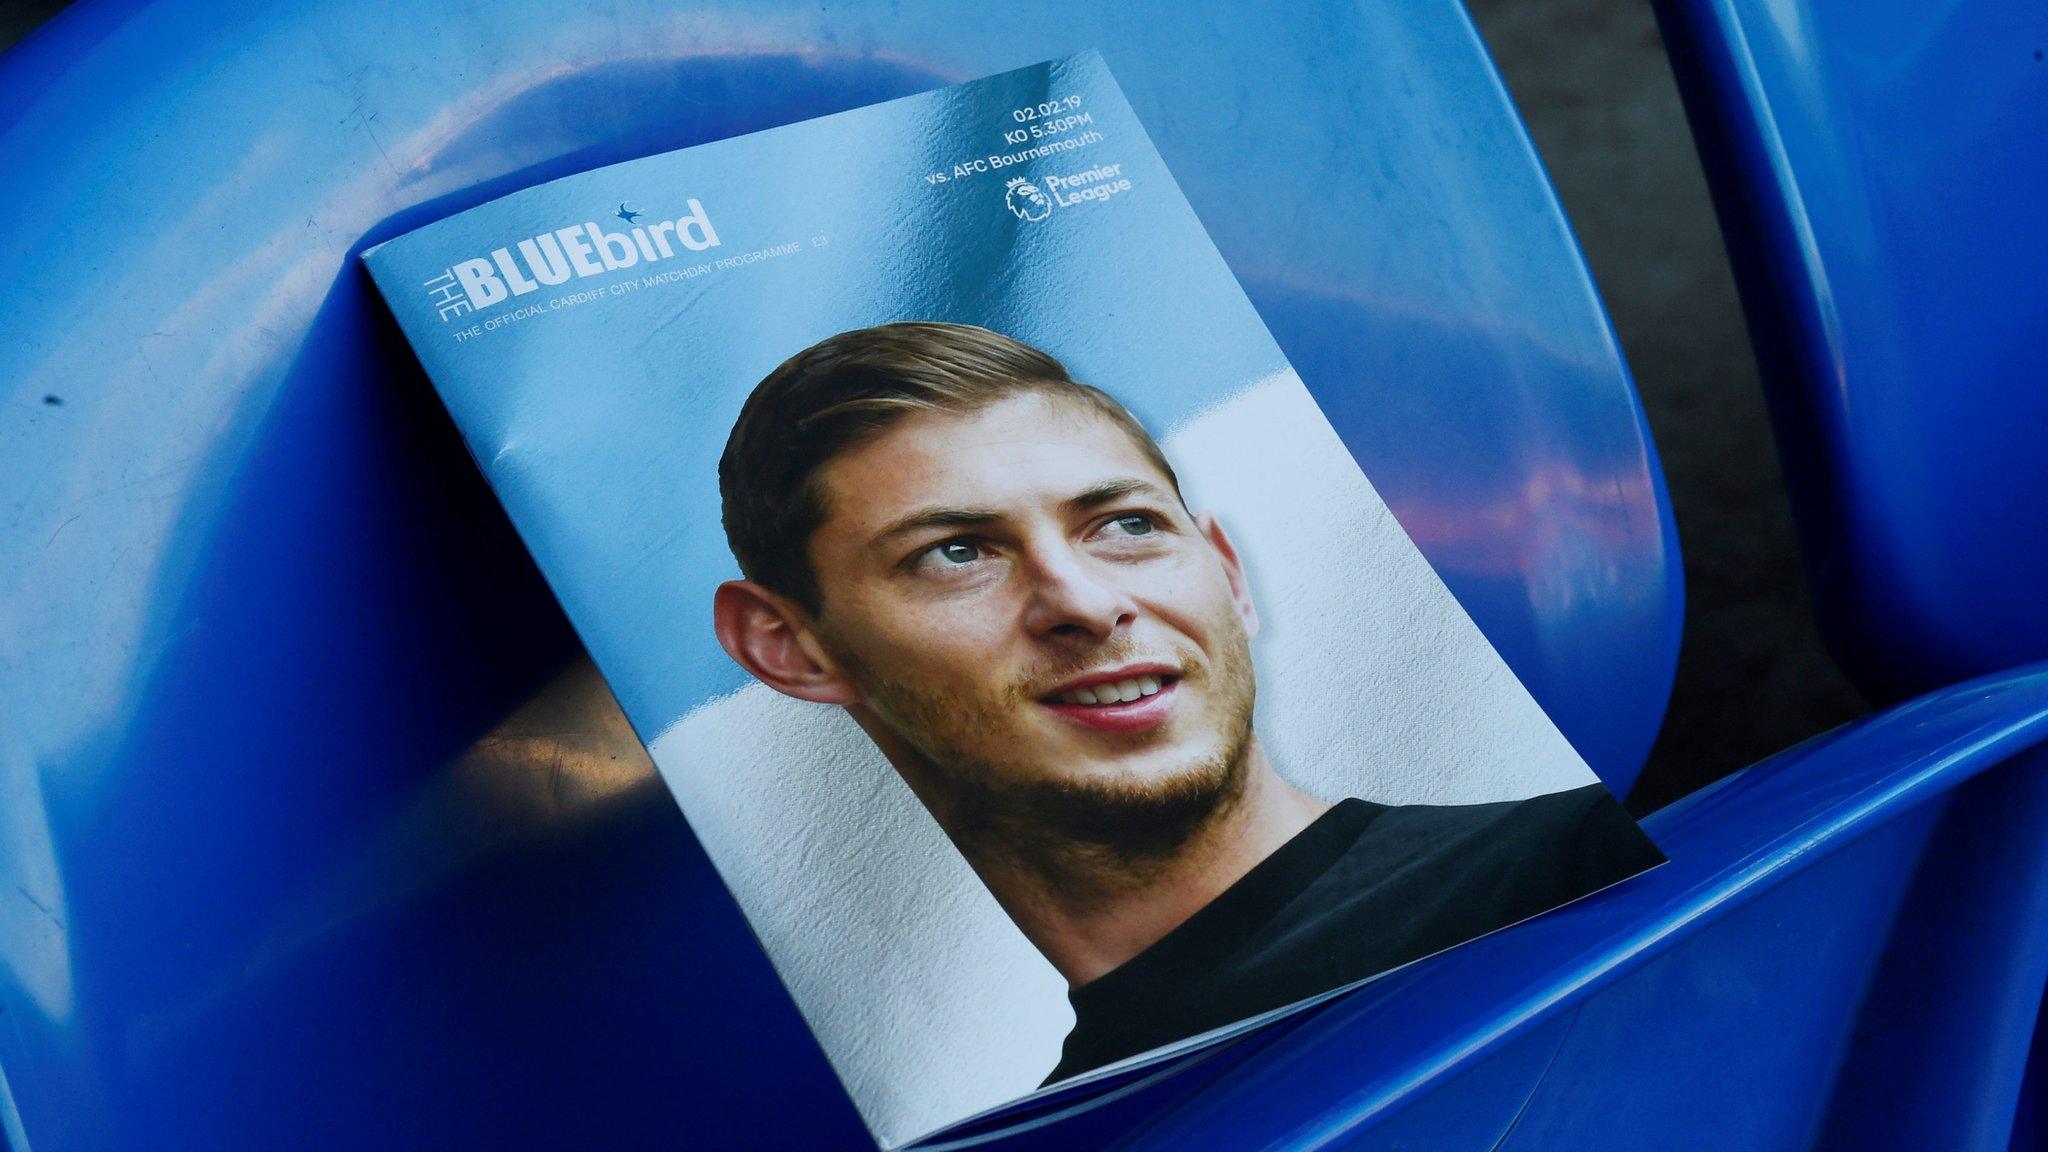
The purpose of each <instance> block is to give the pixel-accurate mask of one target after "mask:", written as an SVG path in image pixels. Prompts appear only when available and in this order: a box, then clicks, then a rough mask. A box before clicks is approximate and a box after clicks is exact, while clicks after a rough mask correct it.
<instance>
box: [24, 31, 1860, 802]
mask: <svg viewBox="0 0 2048 1152" xmlns="http://www.w3.org/2000/svg"><path fill="white" fill-rule="evenodd" d="M1466 6H1467V7H1468V8H1469V9H1470V10H1471V12H1472V16H1473V19H1474V20H1475V21H1476V22H1477V23H1478V25H1479V30H1480V32H1481V34H1482V35H1483V36H1484V37H1485V38H1486V43H1487V46H1488V47H1489V48H1490V49H1491V50H1492V52H1493V55H1494V60H1495V62H1496V63H1497V64H1498V65H1499V67H1500V70H1501V73H1502V75H1503V76H1504V77H1505V78H1506V80H1507V85H1508V88H1509V90H1510V91H1511V92H1513V94H1514V97H1515V102H1516V104H1517V105H1518V106H1519V107H1520V109H1521V112H1522V116H1523V118H1524V119H1525V120H1526V121H1527V122H1528V125H1529V132H1530V134H1531V135H1532V136H1533V137H1534V138H1535V141H1536V147H1537V148H1538V150H1539V151H1541V152H1542V154H1543V158H1544V163H1545V164H1546V165H1547V166H1548V168H1549V170H1550V177H1551V180H1552V181H1553V182H1554V183H1555V184H1556V185H1557V190H1558V195H1559V196H1560V197H1561V198H1562V199H1563V201H1564V205H1565V210H1566V212H1567V213H1568V214H1569V215H1570V217H1571V220H1572V225H1573V227H1574V228H1575V229H1576V230H1577V232H1578V235H1579V242H1580V244H1581V245H1582V246H1583V247H1584V248H1585V252H1586V259H1587V261H1588V263H1590V264H1591V266H1592V269H1593V278H1594V280H1595V281H1596V282H1597V283H1598V284H1599V287H1600V292H1601V295H1602V297H1603V298H1604V300H1605V301H1606V304H1607V309H1608V312H1609V314H1610V315H1611V316H1612V317H1613V320H1614V327H1615V330H1616V332H1617V333H1619V335H1620V338H1621V344H1622V348H1623V350H1624V351H1625V353H1626V354H1627V357H1628V361H1629V365H1630V367H1631V368H1632V369H1633V370H1634V373H1635V378H1636V386H1637V388H1638V390H1639V391H1640V392H1641V394H1642V399H1643V407H1644V408H1645V410H1646V411H1647V412H1648V414H1649V419H1650V427H1651V428H1652V430H1653V431H1654V432H1655V434H1656V437H1657V447H1658V450H1659V452H1661V453H1662V455H1663V458H1664V471H1665V476H1666V479H1667V480H1668V481H1669V484H1670V488H1671V502H1672V505H1673V507H1674V508H1675V510H1676V512H1677V516H1678V534H1679V542H1680V545H1681V547H1682V548H1683V550H1684V553H1685V578H1686V609H1685V644H1684V647H1683V649H1682V651H1681V653H1680V655H1679V661H1678V682H1677V685H1676V687H1675V688H1674V690H1673V692H1672V697H1671V708H1670V712H1669V714H1668V715H1667V716H1666V718H1665V721H1664V728H1663V731H1662V732H1661V733H1660V734H1659V736H1658V739H1657V744H1656V747H1655V748H1654V749H1653V750H1652V751H1651V754H1650V761H1649V764H1648V766H1647V767H1646V768H1645V769H1644V772H1643V777H1642V780H1641V782H1640V783H1638V784H1637V786H1636V790H1635V792H1634V794H1633V795H1632V796H1631V798H1630V804H1629V807H1630V808H1631V809H1632V810H1634V811H1636V812H1638V813H1642V812H1649V811H1652V810H1654V809H1656V808H1659V807H1662V806H1663V805H1664V804H1666V803H1668V802H1670V801H1671V800H1673V799H1676V798H1677V797H1679V796H1683V795H1684V794H1686V793H1687V792H1690V791H1692V790H1693V789H1695V788H1698V787H1700V786H1701V785H1703V784H1706V783H1709V782H1711V781H1713V780H1715V779H1718V778H1720V777H1721V776H1724V775H1727V774H1728V773H1729V772H1733V771H1735V770H1736V769H1738V768H1741V767H1743V766H1745V765H1747V764H1750V763H1753V762H1754V761H1756V760H1758V759H1761V758H1762V757H1764V756H1768V755H1770V754H1771V753H1773V752H1776V751H1779V750H1780V749H1783V748H1786V747H1788V746H1790V745H1792V744H1794V743H1797V742H1798V741H1800V740H1802V739H1805V738H1806V737H1808V736H1811V735H1813V734H1815V733H1817V732H1821V731H1823V730H1825V729H1828V728H1831V727H1833V726H1835V725H1836V724H1840V723H1842V722H1843V721H1845V720H1848V719H1851V718H1853V717H1855V716H1858V715H1861V714H1862V713H1864V712H1866V711H1868V710H1869V705H1868V704H1866V703H1865V702H1864V700H1863V699H1862V697H1861V696H1859V695H1858V694H1857V693H1856V691H1855V689H1853V688H1851V687H1850V686H1849V684H1848V682H1847V681H1846V680H1845V679H1843V677H1842V674H1841V673H1840V672H1839V671H1837V670H1836V669H1835V666H1834V664H1833V663H1832V662H1831V661H1830V660H1829V659H1828V656H1827V654H1826V652H1825V651H1823V650H1822V648H1821V645H1820V638H1819V635H1818V633H1817V632H1816V631H1815V627H1814V623H1813V616H1812V613H1811V611H1809V609H1808V608H1807V604H1806V596H1805V588H1804V584H1803V580H1802V576H1801V573H1800V569H1799V557H1798V553H1797V550H1796V547H1795V543H1794V540H1793V534H1792V519H1791V513H1790V510H1789V507H1788V506H1787V504H1786V501H1785V489H1784V482H1783V480H1782V479H1781V477H1780V475H1779V471H1778V460H1777V456H1776V452H1775V449H1774V447H1773V445H1772V442H1771V431H1770V423H1769V419H1768V417H1767V415H1766V413H1765V410H1764V402H1763V392H1762V389H1761V387H1760V385H1759V384H1758V382H1757V369H1756V362H1755V360H1754V358H1753V357H1752V355H1751V352H1750V345H1749V335H1748V333H1747V331H1746V330H1745V329H1744V327H1743V322H1742V311H1741V306H1740V304H1739V302H1738V300H1737V298H1736V294H1735V281H1734V278H1733V275H1732V273H1731V272H1730V271H1729V267H1728V258H1727V255H1726V253H1725V252H1724V251H1723V250H1722V247H1721V239H1720V233H1719V231H1718V229H1717V227H1716V225H1715V222H1714V213H1713V205H1712V202H1711V201H1710V200H1709V198H1708V195H1707V187H1706V181H1705V178H1704V177H1703V176H1702V175H1701V173H1700V166H1699V158H1698V156H1697V155H1696V154H1695V153H1694V152H1693V147H1692V137H1691V135H1690V133H1689V131H1688V130H1687V128H1686V123H1685V113H1684V110H1683V109H1682V107H1681V106H1680V104H1679V101H1678V91H1677V89H1676V87H1674V85H1673V81H1672V78H1671V68H1670V66H1669V64H1667V63H1666V61H1665V58H1664V46H1663V42H1662V40H1661V39H1660V38H1659V37H1658V34H1657V25H1656V21H1655V20H1654V19H1653V18H1652V17H1651V14H1650V9H1649V6H1648V4H1647V3H1646V2H1645V0H1466ZM63 7H64V4H63V2H62V0H0V50H4V49H5V48H7V47H8V46H10V45H12V44H13V43H14V42H15V41H16V40H18V39H20V38H21V37H23V36H25V35H27V34H28V33H29V32H31V31H32V30H34V29H35V27H36V26H37V25H39V24H41V23H42V22H43V21H44V20H46V19H48V18H49V17H51V16H52V15H54V14H56V13H57V12H58V11H59V10H60V9H62V8H63Z"/></svg>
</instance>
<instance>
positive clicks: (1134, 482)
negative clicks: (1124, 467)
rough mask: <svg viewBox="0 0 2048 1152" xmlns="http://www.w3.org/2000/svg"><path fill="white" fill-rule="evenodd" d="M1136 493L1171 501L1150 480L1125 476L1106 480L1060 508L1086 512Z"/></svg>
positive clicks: (1072, 498)
mask: <svg viewBox="0 0 2048 1152" xmlns="http://www.w3.org/2000/svg"><path fill="white" fill-rule="evenodd" d="M1134 493H1144V494H1145V495H1148V496H1152V497H1155V498H1157V499H1160V500H1167V499H1170V497H1169V496H1168V495H1167V493H1166V491H1165V490H1164V489H1162V488H1160V487H1159V485H1157V484H1154V483H1152V482H1151V481H1150V480H1141V479H1139V478H1138V477H1136V476H1125V477H1120V478H1118V479H1115V480H1104V481H1103V482H1102V483H1100V484H1096V485H1094V486H1092V487H1090V488H1088V489H1087V490H1086V491H1084V492H1082V493H1080V494H1079V495H1077V496H1073V497H1070V498H1068V499H1067V500H1066V501H1064V502H1063V503H1062V504H1061V505H1060V506H1061V507H1062V508H1064V509H1066V510H1067V511H1068V512H1086V511H1088V510H1090V509H1092V508H1100V507H1102V506H1103V505H1104V504H1111V503H1114V502H1116V501H1118V500H1121V499H1123V498H1124V497H1126V496H1129V495H1132V494H1134Z"/></svg>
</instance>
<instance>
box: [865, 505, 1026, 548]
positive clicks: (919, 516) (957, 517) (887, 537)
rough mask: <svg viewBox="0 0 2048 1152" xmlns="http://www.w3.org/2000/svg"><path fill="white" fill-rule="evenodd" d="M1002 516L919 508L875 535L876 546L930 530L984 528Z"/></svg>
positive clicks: (983, 511) (985, 511)
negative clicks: (913, 533)
mask: <svg viewBox="0 0 2048 1152" xmlns="http://www.w3.org/2000/svg"><path fill="white" fill-rule="evenodd" d="M1001 519H1002V516H1001V515H1000V514H998V513H996V512H992V511H990V510H988V509H986V508H919V509H918V510H917V511H915V512H912V513H911V514H909V515H908V516H905V517H903V518H902V519H900V520H897V521H896V522H895V523H893V524H891V525H889V526H888V527H887V528H884V529H882V530H881V531H880V532H878V533H876V534H875V543H876V544H887V543H888V542H889V541H891V540H894V539H896V538H897V537H899V536H907V535H909V534H911V533H912V532H922V531H924V530H926V529H929V528H983V527H987V526H988V525H990V524H993V523H995V522H996V521H998V520H1001Z"/></svg>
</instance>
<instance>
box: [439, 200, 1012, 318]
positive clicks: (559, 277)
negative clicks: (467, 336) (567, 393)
mask: <svg viewBox="0 0 2048 1152" xmlns="http://www.w3.org/2000/svg"><path fill="white" fill-rule="evenodd" d="M683 203H684V204H685V205H686V206H687V207H688V208H689V211H688V212H686V213H684V214H683V215H681V216H678V217H676V218H675V219H673V220H656V221H654V222H652V223H650V224H644V225H643V224H637V223H635V221H636V220H638V219H639V218H640V217H642V216H644V215H646V213H644V212H638V211H635V210H633V209H631V208H628V207H627V206H626V205H625V204H624V203H621V204H620V205H619V210H618V211H617V212H615V213H613V215H614V216H616V217H618V218H619V219H620V220H623V221H625V223H626V226H627V230H626V231H623V232H611V231H607V230H606V229H605V227H604V225H602V224H599V223H598V222H597V221H595V220H592V221H589V222H587V223H583V224H572V225H570V226H569V227H567V228H557V229H555V230H554V231H553V232H543V233H541V234H540V235H538V236H532V237H528V238H527V239H525V240H521V241H520V242H519V243H517V244H512V245H507V246H505V247H503V248H498V249H494V250H493V251H492V252H491V254H490V255H489V256H487V257H485V256H480V257H477V258H475V259H472V260H464V261H461V262H460V263H457V264H454V265H452V266H450V267H449V269H448V270H447V271H446V272H443V273H442V274H441V275H440V276H438V277H435V278H434V279H433V280H430V281H428V282H427V288H428V291H429V292H432V293H436V301H437V305H438V307H439V309H440V312H441V319H442V320H443V321H444V322H445V321H447V320H449V319H451V318H453V317H454V316H456V315H461V314H462V313H463V312H465V311H468V312H481V311H483V310H484V309H486V308H489V307H492V306H493V305H497V304H502V303H504V302H505V301H507V300H510V299H512V298H513V297H514V296H524V295H526V294H527V293H528V292H536V291H539V290H540V289H541V288H542V287H544V286H547V285H553V284H561V283H565V282H567V281H568V280H569V279H570V277H572V276H573V277H578V278H581V277H584V276H601V275H603V274H604V273H606V272H616V271H618V270H619V269H621V268H631V267H633V266H634V265H636V264H652V263H655V262H657V261H660V260H666V259H669V258H670V257H672V256H675V255H676V254H677V249H679V248H680V249H681V250H683V251H685V252H702V251H704V250H705V249H707V248H716V247H718V232H717V231H716V230H715V229H713V228H712V227H711V217H710V216H709V215H708V214H706V213H705V211H704V206H703V205H702V204H699V203H698V202H697V201H695V200H685V201H684V202H683ZM1051 210H1052V205H1050V204H1047V205H1046V211H1048V212H1049V211H1051ZM437 286H438V287H437ZM457 287H459V288H460V289H461V293H460V295H457V293H456V291H455V289H456V288H457ZM444 297H445V299H444ZM462 304H467V305H468V306H469V307H468V308H467V309H466V310H465V309H463V308H462V307H460V305H462Z"/></svg>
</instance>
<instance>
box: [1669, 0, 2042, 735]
mask: <svg viewBox="0 0 2048 1152" xmlns="http://www.w3.org/2000/svg"><path fill="white" fill-rule="evenodd" d="M1656 7H1657V13H1658V18H1659V21H1660V23H1661V24H1662V26H1663V28H1664V33H1665V39H1666V41H1667V43H1668V44H1669V46H1670V48H1671V52H1672V58H1673V63H1674V66H1675V68H1676V71H1677V73H1678V77H1679V82H1680V89H1681V92H1682V94H1683V95H1684V97H1685V101H1686V107H1687V111H1688V114H1689V115H1690V116H1691V119H1692V123H1693V127H1694V132H1695V135H1696V136H1697V138H1698V141H1699V145H1700V152H1701V156H1702V158H1703V160H1704V161H1705V162H1706V167H1707V174H1708V177H1709V180H1710V183H1711V185H1712V187H1713V190H1714V194H1715V201H1716V205H1717V207H1718V209H1719V211H1720V214H1721V221H1722V227H1723V230H1724V232H1725V233H1726V234H1727V238H1728V242H1729V247H1730V250H1731V253H1732V254H1733V256H1734V258H1735V267H1736V273H1737V280H1738V282H1739V284H1740V287H1741V290H1742V296H1743V303H1744V307H1745V310H1746V311H1747V313H1748V316H1749V322H1750V330H1751V333H1752V335H1753V337H1754V338H1755V343H1756V347H1757V353H1758V356H1759V359H1760V360H1761V366H1762V369H1763V379H1764V383H1765V386H1766V388H1767V390H1768V392H1769V396H1770V402H1771V407H1772V415H1773V418H1774V420H1775V422H1776V425H1777V436H1778V445H1779V452H1780V455H1781V456H1782V458H1783V460H1784V465H1785V472H1786V479H1787V482H1788V487H1789V488H1790V490H1791V494H1792V497H1793V502H1794V510H1795V512H1796V513H1797V518H1798V521H1799V525H1800V529H1801V536H1802V547H1803V549H1804V551H1805V557H1806V566H1807V571H1808V576H1809V581H1810V584H1811V587H1812V594H1813V597H1814V602H1815V607H1816V610H1817V614H1818V615H1819V618H1820V621H1821V627H1822V632H1823V635H1824V637H1825V638H1826V640H1827V642H1828V645H1829V647H1830V649H1831V650H1832V651H1833V653H1834V655H1835V657H1836V659H1837V660H1838V661H1839V662H1840V663H1841V664H1842V666H1843V668H1844V669H1845V670H1846V671H1847V672H1848V673H1849V674H1850V676H1851V677H1852V678H1853V679H1854V680H1855V681H1856V682H1857V684H1858V685H1859V686H1861V687H1863V688H1864V689H1865V690H1866V691H1868V692H1870V693H1871V694H1873V695H1874V696H1876V697H1878V698H1880V699H1896V698H1900V697H1903V696H1906V695H1910V694H1912V693H1914V692H1917V691H1921V690H1924V689H1927V688H1931V687H1934V686H1936V685H1939V684H1947V683H1952V682H1954V681H1957V680H1960V679H1963V678H1966V677H1969V676H1974V675H1978V674H1981V673H1984V672H1989V671H1993V670H1997V669H2002V668H2007V667H2011V666H2014V665H2017V664H2021V663H2025V662H2028V661H2033V660H2039V659H2042V658H2043V657H2048V594H2044V591H2048V583H2044V581H2043V578H2042V576H2041V572H2042V569H2043V567H2044V565H2048V450H2044V449H2043V445H2042V440H2043V429H2048V386H2044V385H2048V370H2044V369H2043V367H2042V359H2041V355H2040V351H2039V346H2040V341H2041V334H2042V333H2043V332H2048V272H2044V269H2048V226H2044V224H2043V222H2042V220H2043V217H2042V211H2041V206H2042V204H2044V203H2048V148H2044V147H2043V146H2042V143H2041V142H2042V140H2043V139H2048V96H2044V93H2048V8H2044V7H2043V6H2041V5H2039V4H2024V3H2009V2H2006V0H1962V2H1960V3H1949V4H1880V5H1871V4H1865V3H1856V2H1854V0H1768V2H1766V0H1658V3H1657V5H1656Z"/></svg>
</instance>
